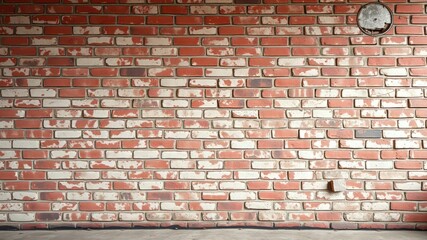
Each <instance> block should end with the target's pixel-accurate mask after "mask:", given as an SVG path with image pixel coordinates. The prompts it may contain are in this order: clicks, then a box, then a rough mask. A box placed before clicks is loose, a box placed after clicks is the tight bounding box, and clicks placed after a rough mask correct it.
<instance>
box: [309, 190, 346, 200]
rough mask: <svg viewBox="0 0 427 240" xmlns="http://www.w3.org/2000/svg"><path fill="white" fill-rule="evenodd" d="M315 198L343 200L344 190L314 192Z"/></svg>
mask: <svg viewBox="0 0 427 240" xmlns="http://www.w3.org/2000/svg"><path fill="white" fill-rule="evenodd" d="M316 197H317V199H322V200H344V199H345V195H344V192H330V191H327V192H326V191H319V192H317V194H316Z"/></svg>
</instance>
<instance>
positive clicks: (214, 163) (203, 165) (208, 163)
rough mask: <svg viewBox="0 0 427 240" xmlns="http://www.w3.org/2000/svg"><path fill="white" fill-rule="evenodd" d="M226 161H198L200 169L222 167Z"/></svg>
mask: <svg viewBox="0 0 427 240" xmlns="http://www.w3.org/2000/svg"><path fill="white" fill-rule="evenodd" d="M223 167H224V163H223V162H221V161H197V168H198V169H222V168H223Z"/></svg>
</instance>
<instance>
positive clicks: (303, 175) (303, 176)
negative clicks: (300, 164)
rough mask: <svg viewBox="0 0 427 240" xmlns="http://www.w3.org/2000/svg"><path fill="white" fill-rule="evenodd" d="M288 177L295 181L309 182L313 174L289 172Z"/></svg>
mask: <svg viewBox="0 0 427 240" xmlns="http://www.w3.org/2000/svg"><path fill="white" fill-rule="evenodd" d="M289 175H290V177H291V176H292V179H295V180H311V179H313V177H314V172H309V171H305V172H303V171H301V172H289Z"/></svg>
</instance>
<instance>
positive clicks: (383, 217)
mask: <svg viewBox="0 0 427 240" xmlns="http://www.w3.org/2000/svg"><path fill="white" fill-rule="evenodd" d="M399 219H400V213H389V212H387V213H382V212H376V213H374V221H375V222H397V221H399Z"/></svg>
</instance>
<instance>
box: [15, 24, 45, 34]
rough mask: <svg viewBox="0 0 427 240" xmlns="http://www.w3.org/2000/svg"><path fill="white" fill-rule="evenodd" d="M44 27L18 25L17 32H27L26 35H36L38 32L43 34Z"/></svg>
mask: <svg viewBox="0 0 427 240" xmlns="http://www.w3.org/2000/svg"><path fill="white" fill-rule="evenodd" d="M42 33H43V28H42V27H34V26H32V27H16V34H21V35H22V34H25V35H36V34H42Z"/></svg>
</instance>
